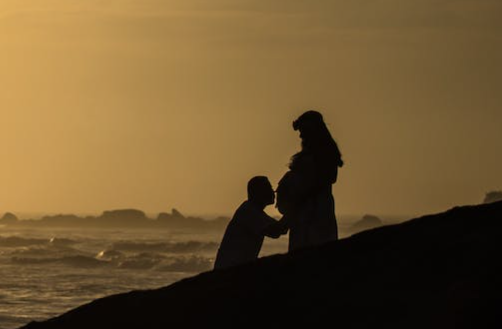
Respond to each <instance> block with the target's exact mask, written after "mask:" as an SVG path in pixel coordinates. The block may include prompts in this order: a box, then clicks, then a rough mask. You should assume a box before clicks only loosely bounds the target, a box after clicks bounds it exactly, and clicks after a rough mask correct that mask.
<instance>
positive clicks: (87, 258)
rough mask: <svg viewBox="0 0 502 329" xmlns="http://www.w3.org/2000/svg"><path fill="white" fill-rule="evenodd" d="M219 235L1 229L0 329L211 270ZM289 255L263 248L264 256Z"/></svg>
mask: <svg viewBox="0 0 502 329" xmlns="http://www.w3.org/2000/svg"><path fill="white" fill-rule="evenodd" d="M222 235H223V231H221V232H220V231H216V232H185V231H168V230H160V231H159V230H157V231H153V230H151V231H149V230H132V229H131V230H122V229H117V230H89V229H86V230H82V229H75V230H70V229H64V230H63V229H59V230H55V229H38V228H37V229H23V230H15V229H8V228H5V227H4V228H0V329H12V328H17V327H19V326H21V325H24V324H26V323H28V322H30V321H33V320H44V319H48V318H50V317H53V316H56V315H59V314H61V313H64V312H66V311H68V310H70V309H73V308H75V307H77V306H80V305H82V304H85V303H88V302H90V301H92V300H94V299H96V298H100V297H104V296H108V295H111V294H117V293H123V292H128V291H131V290H139V289H153V288H159V287H162V286H166V285H169V284H171V283H173V282H176V281H178V280H180V279H182V278H185V277H189V276H193V275H196V274H198V273H201V272H204V271H208V270H211V269H212V267H213V262H214V258H215V255H216V251H217V249H218V245H219V242H220V241H221V238H222ZM286 251H287V238H281V239H279V240H273V241H272V240H270V241H268V240H267V241H266V242H265V244H264V248H263V250H262V255H267V254H273V253H283V252H286Z"/></svg>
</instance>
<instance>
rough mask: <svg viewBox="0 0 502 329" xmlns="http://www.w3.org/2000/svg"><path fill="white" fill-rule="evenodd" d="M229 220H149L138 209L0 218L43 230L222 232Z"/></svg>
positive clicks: (163, 215)
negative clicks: (104, 228) (98, 229)
mask: <svg viewBox="0 0 502 329" xmlns="http://www.w3.org/2000/svg"><path fill="white" fill-rule="evenodd" d="M229 221H230V218H227V217H218V218H216V219H214V220H205V219H202V218H198V217H185V216H184V215H183V214H182V213H181V212H180V211H178V210H177V209H173V210H172V212H171V213H170V214H169V213H160V214H159V215H158V217H157V220H155V219H151V218H148V217H147V216H146V214H145V213H144V212H143V211H141V210H137V209H119V210H108V211H104V212H103V214H102V215H100V216H98V217H95V216H86V217H79V216H76V215H71V214H69V215H63V214H60V215H51V216H44V217H42V219H40V220H33V219H27V220H17V218H16V217H15V215H13V214H10V213H7V214H5V215H4V216H3V218H2V219H0V225H7V226H18V227H19V226H22V227H26V226H42V227H95V228H100V227H120V228H124V227H134V228H137V227H142V228H147V229H148V228H153V229H161V228H165V229H172V228H174V229H203V230H208V229H209V230H212V229H214V230H220V229H222V227H224V226H225V225H226V224H227V223H228V222H229Z"/></svg>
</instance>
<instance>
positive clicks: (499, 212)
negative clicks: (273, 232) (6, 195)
mask: <svg viewBox="0 0 502 329" xmlns="http://www.w3.org/2000/svg"><path fill="white" fill-rule="evenodd" d="M501 219H502V202H499V203H492V204H487V205H480V206H472V207H462V208H454V209H452V210H450V211H448V212H446V213H443V214H438V215H431V216H425V217H421V218H418V219H414V220H411V221H408V222H405V223H402V224H398V225H391V226H385V227H380V228H377V229H374V230H370V231H365V232H362V233H359V234H356V235H353V236H352V237H350V238H347V239H344V240H340V241H336V242H332V243H328V244H326V245H322V246H318V247H313V248H309V249H305V250H300V251H297V252H294V253H291V254H288V255H275V256H271V257H267V258H263V259H260V260H258V261H256V262H253V263H249V264H244V265H242V266H237V267H233V268H228V269H224V270H218V271H212V272H207V273H204V274H201V275H198V276H196V277H193V278H190V279H185V280H182V281H180V282H178V283H175V284H173V285H170V286H168V287H165V288H161V289H157V290H149V291H134V292H130V293H126V294H120V295H115V296H110V297H106V298H103V299H99V300H96V301H94V302H92V303H90V304H87V305H84V306H81V307H79V308H76V309H74V310H72V311H70V312H68V313H66V314H63V315H61V316H59V317H56V318H53V319H51V320H48V321H45V322H41V323H35V322H34V323H31V324H29V325H27V326H25V327H23V328H26V329H59V328H71V329H80V328H86V329H88V328H93V329H100V328H103V329H104V328H106V329H109V328H120V329H133V328H135V329H137V328H159V329H160V328H204V327H208V328H211V327H219V328H222V327H224V328H226V327H234V328H259V327H263V326H266V327H279V328H285V327H298V326H299V327H303V328H320V327H340V328H417V329H418V328H438V329H439V328H441V329H449V328H456V329H457V328H501V327H502V319H501V317H500V314H499V313H500V306H501V305H502V289H501V288H502V287H501V286H502V285H501V280H502V279H501V278H502V263H501V262H500V253H499V250H502V233H501V232H502V220H501Z"/></svg>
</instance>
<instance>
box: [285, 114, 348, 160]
mask: <svg viewBox="0 0 502 329" xmlns="http://www.w3.org/2000/svg"><path fill="white" fill-rule="evenodd" d="M293 129H294V130H298V131H299V132H300V138H301V139H302V152H301V153H309V154H312V155H313V156H314V157H315V158H316V159H317V160H318V161H321V162H325V163H327V164H328V163H329V164H334V165H336V166H337V167H342V166H343V161H342V155H341V153H340V150H339V148H338V145H337V144H336V142H335V140H334V139H333V137H332V136H331V133H330V132H329V130H328V127H327V126H326V123H325V122H324V118H323V116H322V114H321V113H319V112H317V111H307V112H305V113H303V114H302V115H300V116H299V117H298V119H296V120H295V121H293ZM294 160H295V159H294V158H293V162H294Z"/></svg>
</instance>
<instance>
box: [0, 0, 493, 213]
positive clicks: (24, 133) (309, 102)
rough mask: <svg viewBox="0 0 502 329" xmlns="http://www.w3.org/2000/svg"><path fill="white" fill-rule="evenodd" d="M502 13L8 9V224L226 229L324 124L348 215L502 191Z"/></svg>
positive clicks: (313, 6)
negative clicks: (117, 220)
mask: <svg viewBox="0 0 502 329" xmlns="http://www.w3.org/2000/svg"><path fill="white" fill-rule="evenodd" d="M501 17H502V1H500V0H353V1H347V0H308V1H305V0H211V1H208V0H73V1H68V0H0V156H1V161H0V216H1V214H2V213H3V212H6V211H15V212H16V211H17V212H51V213H54V212H56V213H57V212H64V213H99V212H101V211H102V210H105V209H114V208H139V209H142V210H145V211H147V212H149V213H155V212H159V211H166V210H170V208H172V207H176V208H178V209H179V210H180V211H182V212H184V213H188V214H230V213H232V212H233V211H234V209H235V208H236V207H237V206H238V205H239V204H240V202H242V201H243V199H244V198H245V186H246V183H247V181H248V179H249V178H251V177H252V176H254V175H267V176H269V177H270V179H271V181H272V183H273V184H274V185H275V184H276V183H277V181H278V180H279V179H280V177H281V175H282V174H283V173H284V172H285V171H286V170H287V164H288V162H289V157H290V156H291V155H293V154H294V153H295V152H296V151H297V150H299V146H300V140H299V138H298V133H297V132H295V131H293V129H292V128H291V122H292V121H293V120H294V119H295V118H296V117H297V116H298V115H299V114H301V113H302V112H303V111H305V110H307V109H317V110H319V111H320V112H322V113H323V114H324V116H325V119H326V122H327V123H328V124H329V127H330V129H331V132H332V134H333V136H334V137H335V139H336V140H337V141H338V143H339V146H340V148H341V150H342V153H343V156H344V160H345V163H346V166H345V167H344V168H342V170H341V171H340V176H339V182H338V183H337V184H336V186H335V187H334V190H333V191H334V195H335V199H336V202H337V212H338V213H339V214H355V215H357V214H365V213H372V214H377V215H384V214H404V215H417V214H424V213H429V212H436V211H442V210H445V209H446V208H449V207H452V206H455V205H460V204H472V203H477V202H481V201H482V199H483V196H484V194H485V193H486V192H488V191H490V190H496V189H502V152H501V149H502V62H501V60H502V19H501Z"/></svg>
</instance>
